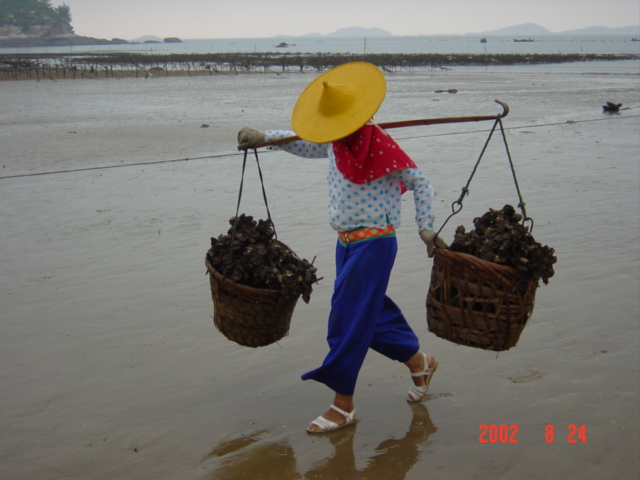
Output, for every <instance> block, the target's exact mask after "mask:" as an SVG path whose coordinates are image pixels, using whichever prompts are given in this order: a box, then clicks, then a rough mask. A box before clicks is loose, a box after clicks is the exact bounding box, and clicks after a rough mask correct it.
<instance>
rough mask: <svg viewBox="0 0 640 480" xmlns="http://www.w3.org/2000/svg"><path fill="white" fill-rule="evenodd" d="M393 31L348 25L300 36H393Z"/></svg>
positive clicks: (289, 36) (294, 36)
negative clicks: (333, 30) (326, 31)
mask: <svg viewBox="0 0 640 480" xmlns="http://www.w3.org/2000/svg"><path fill="white" fill-rule="evenodd" d="M393 36H394V35H393V34H392V33H389V32H387V31H386V30H383V29H381V28H364V27H348V28H340V29H338V30H336V31H335V32H332V33H327V34H326V35H322V34H320V33H307V34H305V35H300V36H299V38H309V37H393ZM275 37H276V38H283V37H284V38H296V35H276V36H275Z"/></svg>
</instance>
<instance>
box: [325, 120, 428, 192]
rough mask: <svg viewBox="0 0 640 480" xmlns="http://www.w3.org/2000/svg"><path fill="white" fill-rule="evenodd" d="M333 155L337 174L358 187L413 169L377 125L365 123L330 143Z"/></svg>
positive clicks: (407, 159) (405, 156)
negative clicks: (355, 130) (390, 174)
mask: <svg viewBox="0 0 640 480" xmlns="http://www.w3.org/2000/svg"><path fill="white" fill-rule="evenodd" d="M333 152H334V153H335V156H336V166H337V167H338V170H340V173H342V174H343V175H344V176H345V178H346V179H347V180H349V181H350V182H353V183H358V184H363V183H367V182H372V181H373V180H376V179H377V178H380V177H383V176H385V175H387V174H389V173H391V172H395V171H396V170H402V169H405V168H417V167H416V164H415V163H413V160H411V158H409V156H408V155H407V154H406V153H404V151H403V150H402V149H401V148H400V146H399V145H398V144H397V143H396V142H395V141H394V140H393V139H392V138H391V137H390V136H389V134H387V132H385V131H384V130H382V128H380V127H379V126H378V125H370V124H367V125H365V126H364V127H362V128H361V129H360V130H358V131H357V132H355V133H353V134H351V135H349V136H348V137H346V138H344V139H342V140H337V141H335V142H333ZM403 192H404V188H403Z"/></svg>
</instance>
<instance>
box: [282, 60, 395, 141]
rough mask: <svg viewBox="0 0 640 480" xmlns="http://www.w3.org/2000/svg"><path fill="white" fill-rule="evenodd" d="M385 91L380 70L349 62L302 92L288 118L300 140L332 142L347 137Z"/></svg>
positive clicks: (375, 107)
mask: <svg viewBox="0 0 640 480" xmlns="http://www.w3.org/2000/svg"><path fill="white" fill-rule="evenodd" d="M386 91H387V82H386V80H385V78H384V74H383V73H382V71H381V70H380V69H379V68H378V67H376V66H375V65H373V64H371V63H366V62H351V63H345V64H343V65H338V66H337V67H334V68H332V69H331V70H329V71H327V72H325V73H323V74H322V75H320V76H319V77H318V78H316V79H315V80H314V81H313V82H311V83H310V84H309V85H308V86H307V88H306V89H305V90H304V91H303V92H302V94H301V95H300V97H299V98H298V101H297V102H296V105H295V107H293V114H292V115H291V125H292V127H293V130H294V131H295V132H296V135H298V136H299V137H300V138H302V139H304V140H308V141H310V142H314V143H324V142H332V141H334V140H339V139H341V138H344V137H347V136H349V135H351V134H352V133H353V132H355V131H357V130H358V129H359V128H360V127H362V126H363V125H365V124H366V123H367V122H368V121H369V120H370V119H371V117H373V115H374V114H375V113H376V112H377V111H378V109H379V108H380V105H382V101H383V100H384V96H385V93H386Z"/></svg>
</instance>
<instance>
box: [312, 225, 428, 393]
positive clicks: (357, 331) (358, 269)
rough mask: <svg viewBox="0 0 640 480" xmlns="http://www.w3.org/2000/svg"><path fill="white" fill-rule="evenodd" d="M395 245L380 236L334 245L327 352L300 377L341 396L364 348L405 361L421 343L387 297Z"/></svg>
mask: <svg viewBox="0 0 640 480" xmlns="http://www.w3.org/2000/svg"><path fill="white" fill-rule="evenodd" d="M397 251H398V244H397V241H396V238H395V236H394V237H381V238H373V239H369V240H364V241H360V242H355V243H351V244H349V245H346V246H344V245H342V244H341V243H340V242H338V245H337V246H336V281H335V288H334V292H333V297H332V298H331V313H330V314H329V332H328V335H327V341H328V343H329V353H328V354H327V356H326V358H325V359H324V362H323V363H322V366H321V367H319V368H317V369H315V370H312V371H310V372H307V373H305V374H304V375H303V376H302V379H303V380H308V379H313V380H316V381H318V382H322V383H324V384H326V385H327V386H328V387H329V388H331V389H332V390H333V391H334V392H336V393H339V394H341V395H349V396H350V395H353V393H354V391H355V386H356V381H357V379H358V373H359V372H360V368H361V367H362V364H363V362H364V358H365V356H366V355H367V351H368V350H369V348H372V349H373V350H375V351H377V352H379V353H381V354H382V355H385V356H386V357H388V358H390V359H392V360H397V361H399V362H406V361H407V360H409V359H410V358H411V357H412V356H413V355H414V354H415V353H416V352H417V351H418V350H419V348H420V345H419V342H418V338H417V337H416V335H415V333H414V332H413V330H412V329H411V327H410V326H409V324H408V323H407V321H406V319H405V318H404V315H402V312H401V311H400V308H398V306H397V305H396V304H395V303H393V301H392V300H391V299H390V298H389V297H387V295H386V291H387V285H388V284H389V276H390V275H391V269H392V268H393V263H394V261H395V257H396V253H397Z"/></svg>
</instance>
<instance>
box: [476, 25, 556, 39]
mask: <svg viewBox="0 0 640 480" xmlns="http://www.w3.org/2000/svg"><path fill="white" fill-rule="evenodd" d="M467 35H521V36H526V35H552V33H551V32H550V31H549V30H547V29H546V28H544V27H541V26H540V25H536V24H535V23H523V24H522V25H515V26H513V27H506V28H501V29H499V30H491V31H484V32H480V33H472V34H469V33H468V34H467Z"/></svg>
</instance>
